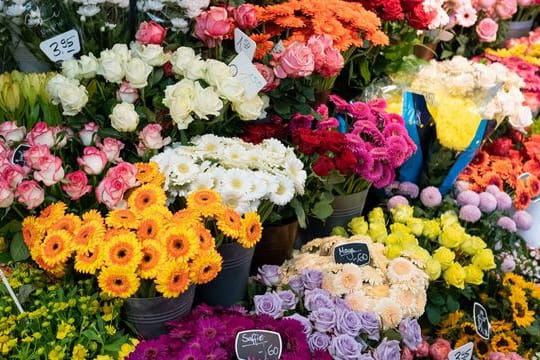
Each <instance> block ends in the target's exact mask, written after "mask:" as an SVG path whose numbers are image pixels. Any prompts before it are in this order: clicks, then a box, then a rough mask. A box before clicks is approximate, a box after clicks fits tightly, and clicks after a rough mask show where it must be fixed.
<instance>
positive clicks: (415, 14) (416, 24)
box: [407, 4, 430, 30]
mask: <svg viewBox="0 0 540 360" xmlns="http://www.w3.org/2000/svg"><path fill="white" fill-rule="evenodd" d="M407 21H408V22H409V25H411V26H412V27H413V28H415V29H417V30H424V29H426V28H427V26H428V25H429V22H430V19H429V16H428V15H427V14H426V12H425V11H424V5H422V4H420V5H417V6H415V7H414V9H412V12H411V13H410V14H409V17H408V19H407Z"/></svg>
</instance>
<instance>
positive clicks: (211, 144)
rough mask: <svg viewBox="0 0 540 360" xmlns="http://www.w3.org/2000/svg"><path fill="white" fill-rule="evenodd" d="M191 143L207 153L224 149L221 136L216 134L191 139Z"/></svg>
mask: <svg viewBox="0 0 540 360" xmlns="http://www.w3.org/2000/svg"><path fill="white" fill-rule="evenodd" d="M191 143H192V144H193V145H195V146H196V147H197V149H198V150H200V151H203V152H205V153H210V154H214V153H216V154H217V153H218V152H219V151H221V150H222V143H221V138H220V137H219V136H216V135H214V134H206V135H203V136H198V137H196V138H193V139H191Z"/></svg>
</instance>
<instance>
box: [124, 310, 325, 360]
mask: <svg viewBox="0 0 540 360" xmlns="http://www.w3.org/2000/svg"><path fill="white" fill-rule="evenodd" d="M168 325H169V326H170V329H171V330H170V332H169V333H168V334H164V335H161V336H160V337H159V338H157V339H153V340H146V341H142V342H140V343H139V344H138V345H137V347H136V348H135V351H133V352H132V353H131V354H130V356H129V357H128V358H127V359H128V360H129V359H131V360H137V359H146V358H148V357H150V356H157V357H158V358H162V357H163V358H167V359H233V358H235V339H236V334H237V333H239V332H240V331H245V330H253V329H257V330H269V331H274V332H277V333H279V335H280V336H281V341H282V353H281V357H280V359H283V360H287V359H288V360H294V359H299V360H304V359H311V356H310V351H309V346H308V343H307V339H306V335H305V334H304V332H303V331H302V330H303V326H302V323H301V322H298V321H297V320H296V319H294V318H291V319H280V320H274V319H273V318H271V317H270V316H264V315H257V314H249V313H248V311H247V309H245V308H243V307H241V306H233V307H230V308H221V307H210V306H207V305H200V306H198V307H197V308H195V309H194V310H193V311H192V312H191V314H189V315H188V316H186V317H184V318H182V319H180V320H178V321H174V322H170V323H169V324H168ZM317 359H321V360H324V359H327V358H323V357H317Z"/></svg>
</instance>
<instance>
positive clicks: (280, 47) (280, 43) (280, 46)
mask: <svg viewBox="0 0 540 360" xmlns="http://www.w3.org/2000/svg"><path fill="white" fill-rule="evenodd" d="M284 51H285V45H283V41H281V40H279V41H278V42H277V44H276V45H274V48H273V49H272V51H270V53H271V54H279V53H282V52H284Z"/></svg>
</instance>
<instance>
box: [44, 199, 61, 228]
mask: <svg viewBox="0 0 540 360" xmlns="http://www.w3.org/2000/svg"><path fill="white" fill-rule="evenodd" d="M66 208H67V206H66V204H64V203H63V202H60V201H59V202H55V203H53V204H51V205H49V206H47V207H46V208H45V209H43V210H41V212H40V213H39V220H40V222H41V223H43V224H44V226H45V227H49V225H50V224H52V223H53V222H54V221H56V219H58V218H59V217H61V216H64V214H65V213H66Z"/></svg>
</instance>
